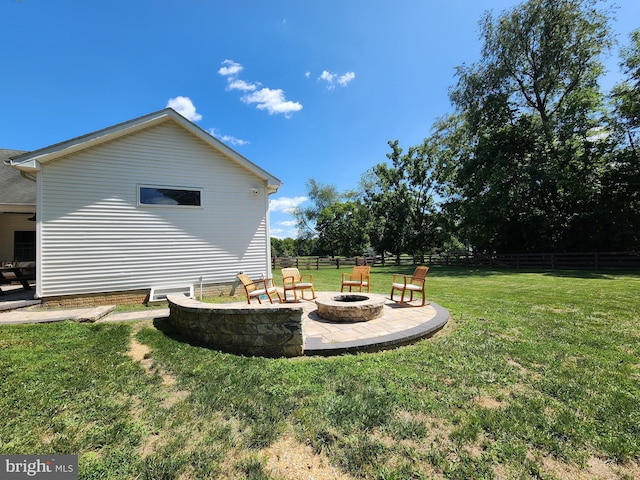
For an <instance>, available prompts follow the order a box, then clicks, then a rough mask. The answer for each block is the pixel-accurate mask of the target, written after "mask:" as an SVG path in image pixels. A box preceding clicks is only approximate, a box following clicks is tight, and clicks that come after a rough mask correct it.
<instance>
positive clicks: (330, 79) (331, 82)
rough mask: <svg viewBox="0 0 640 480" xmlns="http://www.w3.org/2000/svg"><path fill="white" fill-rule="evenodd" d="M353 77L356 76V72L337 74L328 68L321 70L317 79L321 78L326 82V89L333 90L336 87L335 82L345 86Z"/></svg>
mask: <svg viewBox="0 0 640 480" xmlns="http://www.w3.org/2000/svg"><path fill="white" fill-rule="evenodd" d="M354 78H356V74H355V73H354V72H347V73H345V74H343V75H338V74H337V73H331V72H329V71H328V70H323V71H322V73H321V74H320V76H319V77H318V80H322V81H323V82H326V83H327V90H333V89H335V88H336V83H337V84H338V85H340V86H341V87H346V86H347V85H349V83H350V82H351V80H353V79H354Z"/></svg>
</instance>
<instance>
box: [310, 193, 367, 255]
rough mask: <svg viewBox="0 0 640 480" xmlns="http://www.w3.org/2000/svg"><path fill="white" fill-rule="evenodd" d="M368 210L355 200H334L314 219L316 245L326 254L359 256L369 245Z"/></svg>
mask: <svg viewBox="0 0 640 480" xmlns="http://www.w3.org/2000/svg"><path fill="white" fill-rule="evenodd" d="M367 220H368V212H367V211H366V210H365V209H364V208H363V206H362V205H361V204H360V203H357V202H335V203H332V204H331V205H329V206H328V207H326V208H324V209H323V210H322V211H321V212H320V215H319V216H318V219H317V221H316V231H317V232H318V245H319V248H320V250H321V251H322V252H323V253H325V254H328V255H331V256H335V255H342V256H346V257H355V256H360V255H363V254H364V253H365V251H366V250H367V248H368V247H369V236H368V234H367V231H368V228H367Z"/></svg>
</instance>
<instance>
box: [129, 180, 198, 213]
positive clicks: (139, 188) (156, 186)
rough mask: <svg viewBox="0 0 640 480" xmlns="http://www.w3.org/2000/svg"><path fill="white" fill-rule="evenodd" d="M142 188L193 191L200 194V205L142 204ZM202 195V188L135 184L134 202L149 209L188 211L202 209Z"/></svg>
mask: <svg viewBox="0 0 640 480" xmlns="http://www.w3.org/2000/svg"><path fill="white" fill-rule="evenodd" d="M143 188H154V189H165V190H184V191H193V192H198V193H199V194H200V205H167V204H163V203H142V201H141V195H140V193H141V191H142V189H143ZM203 193H204V189H203V188H202V187H184V186H176V185H157V184H149V183H138V184H136V200H137V205H138V207H145V208H146V207H151V208H190V209H202V208H203V206H202V205H203V203H204V202H203Z"/></svg>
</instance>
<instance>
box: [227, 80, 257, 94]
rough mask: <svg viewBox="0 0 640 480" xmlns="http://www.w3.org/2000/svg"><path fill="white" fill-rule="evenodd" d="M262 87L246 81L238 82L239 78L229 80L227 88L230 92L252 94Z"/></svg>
mask: <svg viewBox="0 0 640 480" xmlns="http://www.w3.org/2000/svg"><path fill="white" fill-rule="evenodd" d="M259 86H260V85H257V84H255V83H247V82H245V81H244V80H238V79H237V78H236V79H234V78H229V79H228V85H227V88H228V89H229V90H242V91H244V92H250V91H253V90H256V89H257V88H258V87H259Z"/></svg>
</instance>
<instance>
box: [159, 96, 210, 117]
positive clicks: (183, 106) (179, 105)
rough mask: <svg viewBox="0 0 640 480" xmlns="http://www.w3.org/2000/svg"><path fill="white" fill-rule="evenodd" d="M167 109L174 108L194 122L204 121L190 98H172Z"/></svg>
mask: <svg viewBox="0 0 640 480" xmlns="http://www.w3.org/2000/svg"><path fill="white" fill-rule="evenodd" d="M167 107H169V108H173V109H174V110H175V111H176V112H178V113H179V114H180V115H182V116H183V117H185V118H186V119H187V120H191V121H192V122H197V121H199V120H202V115H200V114H199V113H198V112H196V107H195V105H194V104H193V102H192V101H191V99H190V98H189V97H181V96H178V97H175V98H170V99H169V101H168V102H167Z"/></svg>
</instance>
